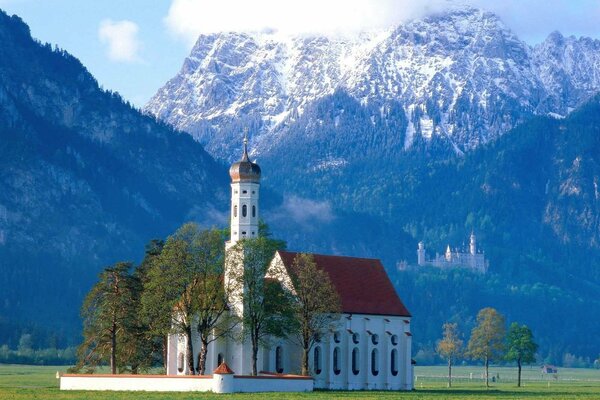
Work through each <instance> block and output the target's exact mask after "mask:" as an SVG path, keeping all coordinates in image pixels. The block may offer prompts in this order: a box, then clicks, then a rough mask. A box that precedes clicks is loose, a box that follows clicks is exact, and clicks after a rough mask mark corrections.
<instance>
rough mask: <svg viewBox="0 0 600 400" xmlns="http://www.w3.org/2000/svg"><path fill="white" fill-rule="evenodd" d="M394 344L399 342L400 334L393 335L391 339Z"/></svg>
mask: <svg viewBox="0 0 600 400" xmlns="http://www.w3.org/2000/svg"><path fill="white" fill-rule="evenodd" d="M390 340H391V341H392V344H393V345H394V346H395V345H397V344H398V335H392V337H391V339H390Z"/></svg>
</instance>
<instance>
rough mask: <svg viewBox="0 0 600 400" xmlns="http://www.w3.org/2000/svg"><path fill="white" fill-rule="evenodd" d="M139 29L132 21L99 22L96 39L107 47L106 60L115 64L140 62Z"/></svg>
mask: <svg viewBox="0 0 600 400" xmlns="http://www.w3.org/2000/svg"><path fill="white" fill-rule="evenodd" d="M138 31H139V28H138V26H137V24H136V23H135V22H132V21H127V20H123V21H112V20H110V19H105V20H103V21H102V22H100V27H99V28H98V38H99V39H100V42H102V43H103V44H105V45H107V46H108V48H107V52H108V53H107V55H108V58H109V59H111V60H113V61H117V62H129V63H130V62H138V61H141V58H140V56H139V51H140V49H141V42H140V40H139V39H138Z"/></svg>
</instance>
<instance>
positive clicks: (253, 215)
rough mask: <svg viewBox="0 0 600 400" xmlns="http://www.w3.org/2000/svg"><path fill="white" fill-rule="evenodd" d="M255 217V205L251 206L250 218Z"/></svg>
mask: <svg viewBox="0 0 600 400" xmlns="http://www.w3.org/2000/svg"><path fill="white" fill-rule="evenodd" d="M254 217H256V206H252V218H254Z"/></svg>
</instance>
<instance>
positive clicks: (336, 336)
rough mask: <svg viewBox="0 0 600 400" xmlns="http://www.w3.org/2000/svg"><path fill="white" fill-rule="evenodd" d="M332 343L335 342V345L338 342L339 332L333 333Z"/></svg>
mask: <svg viewBox="0 0 600 400" xmlns="http://www.w3.org/2000/svg"><path fill="white" fill-rule="evenodd" d="M333 341H334V342H336V343H339V342H340V333H339V332H335V333H334V334H333Z"/></svg>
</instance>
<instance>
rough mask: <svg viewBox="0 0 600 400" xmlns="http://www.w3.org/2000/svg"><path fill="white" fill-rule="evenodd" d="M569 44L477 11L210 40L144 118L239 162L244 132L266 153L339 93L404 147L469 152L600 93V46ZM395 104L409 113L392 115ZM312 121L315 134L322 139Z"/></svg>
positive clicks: (193, 54)
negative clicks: (522, 32)
mask: <svg viewBox="0 0 600 400" xmlns="http://www.w3.org/2000/svg"><path fill="white" fill-rule="evenodd" d="M559 36H560V35H558V34H553V35H551V36H550V37H549V38H548V40H547V41H546V42H545V43H543V44H541V45H539V46H536V47H535V48H531V47H529V46H528V45H526V44H525V43H523V42H522V41H520V40H519V39H518V38H517V37H516V36H515V35H514V34H513V33H512V32H511V31H510V30H509V29H508V28H507V27H506V26H505V25H504V24H503V23H502V22H501V21H500V20H499V18H498V17H497V16H496V15H494V14H492V13H489V12H485V11H481V10H477V9H473V8H458V9H452V10H449V11H447V12H443V13H440V14H437V15H432V16H429V17H426V18H424V19H422V20H414V21H410V22H407V23H405V24H402V25H399V26H398V27H397V28H395V29H393V30H386V31H378V32H364V33H362V34H360V35H356V36H352V37H326V36H313V37H310V36H309V37H306V36H298V37H286V36H279V35H276V34H258V33H256V34H250V33H220V34H211V35H201V36H200V37H199V38H198V41H197V43H196V45H195V46H194V48H193V49H192V51H191V53H190V55H189V57H188V58H187V59H186V60H185V62H184V64H183V67H182V69H181V71H180V72H179V73H178V74H177V75H176V76H175V77H174V78H173V79H171V80H170V81H169V82H167V83H166V85H165V86H164V87H163V88H161V89H160V90H159V91H158V92H157V93H156V95H155V96H154V97H153V98H152V99H151V100H150V101H149V102H148V104H147V105H146V107H145V110H146V112H148V113H151V114H153V115H155V116H157V117H158V118H160V119H162V120H164V121H166V122H168V123H170V124H172V125H174V126H176V127H177V128H179V129H181V130H184V131H186V132H188V133H190V134H192V135H193V136H194V137H195V138H197V139H198V140H199V141H200V142H201V143H203V144H205V145H206V148H207V150H208V151H209V152H210V153H211V154H212V155H214V156H215V157H216V158H219V159H224V160H229V161H231V160H233V158H235V156H236V154H237V153H236V151H235V148H234V147H232V146H231V144H230V143H231V138H232V136H231V135H233V134H234V132H237V131H239V129H240V126H242V125H247V126H250V127H251V133H252V140H253V141H254V142H255V148H256V151H255V154H256V155H262V154H264V153H265V152H266V151H269V150H270V149H271V148H272V147H276V146H277V145H278V144H279V142H280V141H282V140H283V139H284V138H285V137H286V136H287V135H288V131H290V130H299V129H302V128H305V126H298V125H299V124H302V122H299V119H300V118H301V117H303V116H306V117H307V118H311V117H312V119H313V123H314V124H318V122H319V121H318V118H317V117H316V116H312V115H311V114H310V111H309V110H310V109H311V105H313V104H314V103H316V102H319V101H322V100H323V99H325V98H327V97H328V96H332V95H333V94H334V93H336V92H340V91H341V92H345V93H347V94H348V95H350V96H351V97H352V98H354V99H355V100H356V101H357V102H358V103H360V104H361V105H368V106H371V107H372V108H373V112H372V113H371V114H370V115H366V116H365V121H364V122H365V123H367V122H369V120H372V119H378V118H382V119H384V120H385V121H387V122H389V123H390V124H396V125H398V128H397V132H396V135H397V139H398V140H400V139H401V140H402V144H403V147H404V149H411V148H413V147H414V146H413V145H414V144H415V143H417V144H418V143H420V142H425V143H429V142H430V141H431V140H432V138H433V139H435V138H437V139H439V140H441V141H442V142H444V143H445V145H444V147H446V148H447V149H448V150H449V151H450V152H452V153H462V152H465V151H469V150H471V149H473V148H476V147H477V146H479V145H481V144H483V143H487V142H488V141H490V140H493V139H495V138H497V137H499V136H500V135H502V134H503V133H505V132H507V131H509V130H510V129H511V128H513V127H515V126H516V125H518V124H519V123H521V122H523V121H525V120H527V119H528V118H530V117H531V116H533V115H536V114H541V115H545V114H549V113H550V114H558V115H561V116H564V115H566V114H568V112H569V111H570V110H572V109H573V107H576V106H577V105H578V104H581V103H582V102H583V101H585V100H586V99H587V98H589V96H590V95H592V94H594V93H595V92H596V91H597V90H598V89H600V81H599V80H598V79H596V78H594V77H597V76H600V63H598V62H597V61H596V60H597V58H598V57H599V56H598V54H599V52H598V49H599V47H598V44H597V43H596V42H595V41H592V40H590V39H585V38H582V39H579V40H576V39H574V38H567V39H565V38H563V39H560V38H559ZM395 107H398V108H400V109H401V110H402V113H394V114H392V115H388V110H389V109H390V108H395ZM312 108H314V107H312ZM307 113H308V115H306V114H307ZM305 119H306V118H305ZM314 124H313V126H311V127H308V128H306V129H310V130H311V131H316V132H317V133H319V129H320V128H319V127H318V126H316V125H314ZM359 139H360V138H359ZM368 146H369V144H368V141H365V142H364V143H362V144H361V145H360V147H359V148H358V149H357V151H361V150H368ZM416 148H417V149H418V148H419V147H418V146H417V147H416ZM334 150H335V151H338V152H341V151H343V149H340V148H335V149H334ZM445 154H447V152H446V153H445Z"/></svg>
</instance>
